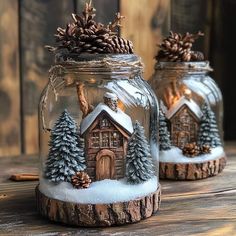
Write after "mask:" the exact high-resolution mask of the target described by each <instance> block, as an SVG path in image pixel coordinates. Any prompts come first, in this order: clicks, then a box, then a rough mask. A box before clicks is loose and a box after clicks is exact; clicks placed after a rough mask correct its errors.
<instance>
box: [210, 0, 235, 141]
mask: <svg viewBox="0 0 236 236" xmlns="http://www.w3.org/2000/svg"><path fill="white" fill-rule="evenodd" d="M211 4H212V5H211V9H212V11H211V12H212V13H211V15H212V21H211V22H212V24H211V42H210V55H211V56H210V61H211V63H212V66H213V68H214V72H213V76H214V78H215V79H216V81H217V82H218V84H219V85H220V88H221V90H222V93H223V95H224V118H225V122H224V130H225V138H226V139H227V140H235V134H236V125H235V119H236V112H235V110H234V108H233V106H234V102H232V101H235V100H236V93H235V87H236V80H235V60H234V58H235V53H236V45H235V40H236V27H235V26H234V25H233V22H234V18H235V11H236V1H232V0H224V1H220V0H211ZM216 39H217V40H216Z"/></svg>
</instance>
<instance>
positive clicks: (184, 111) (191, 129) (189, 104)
mask: <svg viewBox="0 0 236 236" xmlns="http://www.w3.org/2000/svg"><path fill="white" fill-rule="evenodd" d="M201 116H202V112H201V109H200V107H199V106H198V105H197V104H196V103H195V102H194V101H193V100H192V99H189V98H186V97H185V96H183V97H181V98H180V99H179V100H178V101H177V102H176V103H174V104H173V105H172V106H171V107H170V109H169V110H167V112H166V118H167V119H168V120H169V121H170V126H171V127H170V133H171V141H172V144H173V145H174V146H177V147H179V148H181V149H182V148H183V147H184V145H185V144H187V143H191V142H196V140H197V134H198V127H199V122H200V119H201Z"/></svg>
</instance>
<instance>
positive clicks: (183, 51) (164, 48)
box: [156, 31, 204, 62]
mask: <svg viewBox="0 0 236 236" xmlns="http://www.w3.org/2000/svg"><path fill="white" fill-rule="evenodd" d="M203 35H204V34H203V33H201V32H200V31H199V32H198V33H196V34H190V33H188V32H187V33H186V34H184V35H182V34H180V33H173V32H172V31H170V34H169V36H168V37H166V38H165V39H164V40H163V41H162V43H161V44H160V45H159V47H160V49H159V52H158V54H157V56H156V59H157V60H158V61H172V62H181V61H186V62H188V61H202V60H204V56H203V54H202V53H200V52H195V51H192V46H193V43H194V42H195V40H196V39H197V38H198V37H199V36H203Z"/></svg>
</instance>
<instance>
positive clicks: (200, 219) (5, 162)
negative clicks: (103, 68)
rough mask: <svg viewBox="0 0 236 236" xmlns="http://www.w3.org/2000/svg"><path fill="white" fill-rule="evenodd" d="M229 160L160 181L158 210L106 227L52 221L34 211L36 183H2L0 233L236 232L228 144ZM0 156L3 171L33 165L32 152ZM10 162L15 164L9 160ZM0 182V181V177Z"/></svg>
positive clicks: (235, 156)
mask: <svg viewBox="0 0 236 236" xmlns="http://www.w3.org/2000/svg"><path fill="white" fill-rule="evenodd" d="M226 153H227V156H228V163H227V166H226V168H225V169H224V172H223V173H221V174H219V175H218V176H216V177H213V178H208V179H205V180H200V181H194V182H191V183H190V182H188V181H178V182H176V181H174V182H172V181H161V184H162V204H161V210H160V212H159V213H158V214H157V215H155V216H153V217H151V218H149V219H147V220H144V221H142V222H140V223H138V224H131V225H128V226H123V227H110V228H72V227H68V226H63V225H60V224H54V223H51V222H49V221H48V220H46V219H43V218H42V217H40V216H39V215H38V213H37V212H36V201H35V196H34V188H35V186H36V185H37V184H38V182H37V181H35V182H27V183H26V182H18V183H16V182H10V181H9V180H8V181H7V182H6V180H4V182H6V183H2V184H0V209H1V211H0V234H5V235H13V234H14V233H15V234H17V235H58V234H63V235H74V234H78V235H98V236H99V235H101V236H108V235H121V236H126V235H135V236H141V235H142V236H143V235H145V236H153V235H171V236H172V235H175V236H178V235H181V236H182V235H197V236H200V235H201V236H203V235H205V236H208V235H234V234H235V232H236V225H235V222H236V205H235V200H236V182H235V173H236V147H235V143H230V144H229V145H227V147H226ZM24 158H25V162H22V163H20V162H19V160H22V159H23V157H22V158H2V159H0V176H1V175H4V176H6V175H7V172H5V173H3V172H2V170H3V169H4V168H5V169H9V170H11V169H14V168H15V166H16V165H17V167H18V170H19V171H20V170H21V169H22V168H24V165H25V164H27V166H28V168H30V167H31V168H34V166H35V165H37V162H36V157H35V158H30V157H24ZM11 163H14V164H11ZM0 181H1V180H0Z"/></svg>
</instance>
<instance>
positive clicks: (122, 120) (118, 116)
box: [80, 103, 134, 134]
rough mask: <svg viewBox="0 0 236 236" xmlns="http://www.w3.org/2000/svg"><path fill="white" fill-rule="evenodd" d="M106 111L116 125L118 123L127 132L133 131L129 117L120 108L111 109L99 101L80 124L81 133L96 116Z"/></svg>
mask: <svg viewBox="0 0 236 236" xmlns="http://www.w3.org/2000/svg"><path fill="white" fill-rule="evenodd" d="M102 112H105V113H107V114H108V115H109V116H110V118H111V119H112V120H113V121H115V123H117V124H118V125H120V126H121V127H122V128H123V129H124V130H126V131H127V132H128V133H129V134H132V133H133V132H134V130H133V124H132V120H131V118H130V117H129V116H128V115H127V114H125V113H124V112H123V111H122V110H120V109H119V108H118V109H117V112H115V111H113V110H111V109H110V108H109V107H108V106H107V105H105V104H104V103H99V104H98V105H97V106H96V107H95V109H94V110H93V111H92V112H91V113H89V114H88V115H87V116H86V117H85V118H84V119H83V120H82V121H81V124H80V132H81V134H83V133H84V132H85V131H86V130H87V129H88V128H89V127H90V126H91V125H92V124H93V122H94V121H95V120H96V118H97V117H98V116H99V115H100V114H101V113H102Z"/></svg>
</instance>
